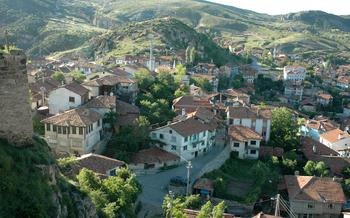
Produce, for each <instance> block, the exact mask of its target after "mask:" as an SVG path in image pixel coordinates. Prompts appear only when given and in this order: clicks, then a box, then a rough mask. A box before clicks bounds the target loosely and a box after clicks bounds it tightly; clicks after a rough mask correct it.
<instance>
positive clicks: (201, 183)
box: [193, 178, 214, 191]
mask: <svg viewBox="0 0 350 218" xmlns="http://www.w3.org/2000/svg"><path fill="white" fill-rule="evenodd" d="M193 188H195V189H205V190H209V191H213V190H214V182H213V181H212V180H211V179H208V178H200V179H198V180H197V181H196V182H195V183H194V185H193Z"/></svg>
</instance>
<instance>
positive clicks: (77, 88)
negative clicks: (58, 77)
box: [63, 82, 89, 96]
mask: <svg viewBox="0 0 350 218" xmlns="http://www.w3.org/2000/svg"><path fill="white" fill-rule="evenodd" d="M63 88H66V89H68V90H70V91H72V92H74V93H76V94H78V95H80V96H83V95H86V94H87V93H89V90H88V89H87V88H85V87H84V86H82V85H80V84H78V83H76V82H72V83H70V84H67V85H65V86H64V87H63Z"/></svg>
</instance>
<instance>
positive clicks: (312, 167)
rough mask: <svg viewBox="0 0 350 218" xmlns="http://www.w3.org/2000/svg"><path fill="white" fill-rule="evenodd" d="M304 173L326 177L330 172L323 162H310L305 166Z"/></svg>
mask: <svg viewBox="0 0 350 218" xmlns="http://www.w3.org/2000/svg"><path fill="white" fill-rule="evenodd" d="M304 171H305V173H306V174H307V175H309V176H326V175H328V170H327V167H326V165H325V164H324V162H323V161H320V162H314V161H311V160H309V161H308V162H307V163H306V164H305V166H304Z"/></svg>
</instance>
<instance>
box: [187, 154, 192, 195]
mask: <svg viewBox="0 0 350 218" xmlns="http://www.w3.org/2000/svg"><path fill="white" fill-rule="evenodd" d="M186 168H187V185H186V196H188V195H189V193H190V173H191V169H192V163H191V161H188V162H187V166H186Z"/></svg>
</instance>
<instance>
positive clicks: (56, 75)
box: [51, 71, 66, 83]
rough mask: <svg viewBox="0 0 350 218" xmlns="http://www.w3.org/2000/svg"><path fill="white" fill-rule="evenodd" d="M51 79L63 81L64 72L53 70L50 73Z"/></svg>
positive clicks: (64, 80)
mask: <svg viewBox="0 0 350 218" xmlns="http://www.w3.org/2000/svg"><path fill="white" fill-rule="evenodd" d="M51 78H52V79H54V80H56V81H58V82H60V83H65V82H66V79H65V78H64V74H63V73H62V72H58V71H57V72H55V73H54V74H52V76H51Z"/></svg>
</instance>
